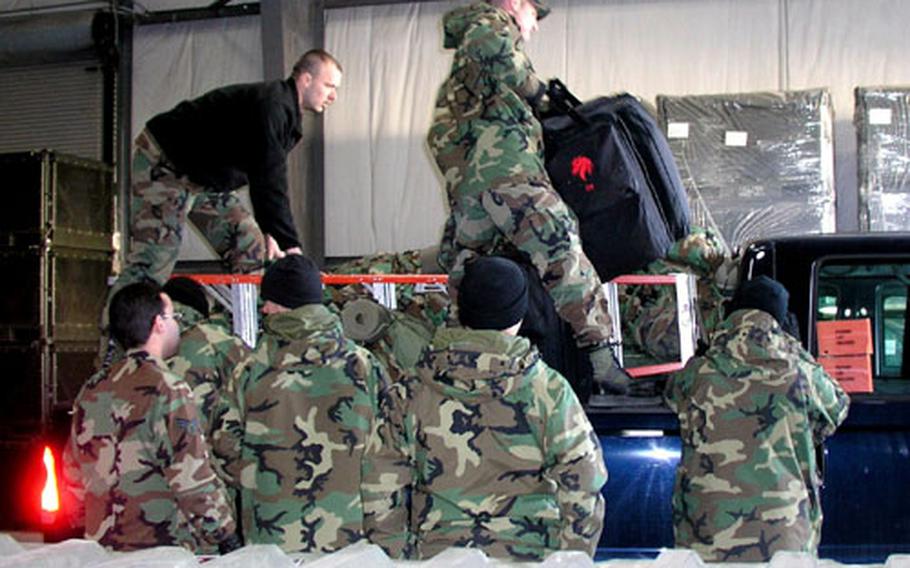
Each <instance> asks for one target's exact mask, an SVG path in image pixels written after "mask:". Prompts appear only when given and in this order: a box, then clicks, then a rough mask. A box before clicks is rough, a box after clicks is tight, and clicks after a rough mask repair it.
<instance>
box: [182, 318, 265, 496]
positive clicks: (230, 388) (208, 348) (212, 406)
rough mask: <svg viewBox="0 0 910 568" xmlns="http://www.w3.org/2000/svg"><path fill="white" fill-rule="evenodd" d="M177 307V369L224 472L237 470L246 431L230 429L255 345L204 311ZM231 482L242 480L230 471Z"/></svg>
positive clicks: (219, 466)
mask: <svg viewBox="0 0 910 568" xmlns="http://www.w3.org/2000/svg"><path fill="white" fill-rule="evenodd" d="M174 309H175V310H177V311H179V312H180V313H181V314H182V315H183V319H182V320H181V322H180V331H181V333H180V347H179V349H178V351H177V354H176V355H174V356H173V357H171V358H170V359H169V360H168V365H169V366H170V368H171V371H173V372H174V374H176V375H179V376H181V377H183V378H184V379H185V380H186V382H187V383H189V385H190V388H191V389H192V390H193V397H194V398H195V400H196V405H197V407H198V409H199V418H200V421H201V424H202V431H203V432H204V433H205V436H206V438H207V439H208V441H209V442H210V444H211V447H212V455H213V457H214V459H215V460H216V462H217V464H218V470H219V473H221V472H227V471H230V470H231V467H232V464H234V463H235V462H236V461H237V460H239V459H240V447H239V438H240V432H238V431H237V430H236V428H235V429H233V430H230V429H228V428H225V426H224V424H223V422H224V421H225V420H229V419H230V416H232V415H233V414H232V413H233V411H234V408H235V407H236V405H237V402H236V399H237V384H238V382H239V380H240V376H241V375H242V374H243V372H244V371H247V370H249V369H250V366H249V365H247V364H246V363H247V360H248V359H249V358H250V356H251V350H250V349H249V348H248V347H247V346H246V344H245V343H244V342H243V341H242V340H241V339H240V338H239V337H237V336H235V335H233V334H231V333H228V332H225V330H224V327H223V326H222V325H220V324H211V323H209V322H208V321H207V320H205V319H203V317H202V314H200V313H199V312H197V311H196V310H194V309H193V308H190V307H189V306H184V305H183V304H180V303H176V302H175V303H174ZM226 481H227V482H229V483H230V484H232V485H234V484H236V482H237V480H236V479H233V478H231V477H230V476H228V477H227V479H226Z"/></svg>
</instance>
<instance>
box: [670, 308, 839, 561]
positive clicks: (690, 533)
mask: <svg viewBox="0 0 910 568" xmlns="http://www.w3.org/2000/svg"><path fill="white" fill-rule="evenodd" d="M666 396H667V402H668V403H669V405H670V408H671V409H673V410H674V411H675V412H676V413H677V414H678V415H679V421H680V435H681V438H682V458H681V460H680V463H679V468H678V469H677V474H676V486H675V489H674V491H673V520H674V528H675V534H676V545H677V546H680V547H688V548H692V549H694V550H696V551H697V552H698V553H699V554H700V555H701V556H702V558H703V559H704V560H706V561H723V562H742V561H747V562H748V561H760V562H767V561H768V560H769V559H770V557H771V556H772V555H773V554H774V552H775V551H777V550H797V551H810V552H814V551H815V550H816V548H817V546H818V542H819V538H820V536H821V520H822V511H821V503H820V488H821V484H822V479H821V476H820V473H819V464H818V461H817V454H816V449H817V447H818V446H820V445H821V444H822V442H823V441H824V439H825V438H826V437H828V436H830V435H831V434H833V433H834V430H835V429H836V428H837V426H838V425H839V424H840V423H841V422H843V420H844V419H845V418H846V416H847V409H848V406H849V399H848V397H847V395H846V394H845V393H844V392H843V390H841V388H840V386H838V384H837V383H836V382H835V381H834V380H833V379H831V378H830V377H829V376H828V374H827V373H826V372H825V371H824V370H823V369H822V367H821V366H820V365H818V364H817V363H816V362H815V361H814V360H813V359H812V356H811V355H810V354H809V353H808V352H806V350H805V349H803V347H802V345H801V344H800V343H799V341H797V340H796V339H794V338H793V337H791V336H790V335H789V334H787V333H785V332H784V331H782V330H781V328H780V326H779V325H778V324H777V321H776V320H774V318H773V317H772V316H770V315H768V314H767V313H765V312H762V311H758V310H737V311H735V312H733V313H732V314H731V315H730V317H728V318H727V319H726V320H725V321H724V322H723V323H722V324H721V325H720V327H719V328H718V331H717V332H716V333H715V335H714V336H713V337H712V345H711V347H710V349H709V350H708V352H707V353H705V355H704V356H702V357H695V358H693V359H692V360H690V361H689V363H688V364H687V365H686V368H685V369H683V370H682V371H680V373H679V374H678V375H676V376H675V377H673V378H672V379H671V381H670V382H669V383H668V385H667V393H666Z"/></svg>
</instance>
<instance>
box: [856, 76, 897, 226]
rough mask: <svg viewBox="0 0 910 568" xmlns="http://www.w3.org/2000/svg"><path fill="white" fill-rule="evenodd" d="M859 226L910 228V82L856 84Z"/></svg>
mask: <svg viewBox="0 0 910 568" xmlns="http://www.w3.org/2000/svg"><path fill="white" fill-rule="evenodd" d="M854 98H855V103H856V107H855V109H856V110H855V113H854V116H853V122H854V125H855V126H856V138H857V151H856V156H857V174H858V178H859V181H858V185H859V226H860V229H861V230H863V231H907V230H910V87H857V88H856V91H855V97H854Z"/></svg>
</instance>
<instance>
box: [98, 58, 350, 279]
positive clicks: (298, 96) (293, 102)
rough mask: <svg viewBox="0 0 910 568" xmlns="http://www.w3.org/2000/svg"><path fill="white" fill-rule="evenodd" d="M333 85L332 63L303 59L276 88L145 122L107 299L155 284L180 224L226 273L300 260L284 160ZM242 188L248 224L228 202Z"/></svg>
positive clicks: (224, 95) (188, 105)
mask: <svg viewBox="0 0 910 568" xmlns="http://www.w3.org/2000/svg"><path fill="white" fill-rule="evenodd" d="M340 82H341V66H340V65H339V63H338V62H337V61H336V60H335V59H334V58H333V57H332V56H331V55H329V54H328V53H326V52H325V51H323V50H311V51H308V52H307V53H305V54H303V55H302V56H301V57H300V59H299V60H298V61H297V63H296V64H295V65H294V69H293V72H292V74H291V76H290V77H288V78H287V79H285V80H283V81H271V82H266V83H250V84H245V85H230V86H227V87H222V88H219V89H215V90H213V91H211V92H209V93H206V94H205V95H203V96H201V97H199V98H196V99H193V100H189V101H183V102H182V103H180V104H179V105H177V106H176V107H175V108H173V109H171V110H169V111H167V112H164V113H161V114H159V115H156V116H154V117H153V118H152V119H151V120H149V121H148V123H147V124H146V127H145V128H144V129H143V131H142V132H141V133H140V134H139V136H138V137H137V138H136V151H135V153H134V155H133V180H132V190H131V191H132V199H131V205H130V215H131V218H130V239H131V250H130V254H129V257H128V258H127V262H126V267H125V268H124V270H123V273H122V274H121V275H120V277H119V278H118V280H117V282H116V283H115V285H114V287H113V289H112V291H111V293H112V294H113V293H114V292H116V291H117V290H118V289H120V288H121V287H122V286H124V285H126V284H128V283H130V282H136V281H139V280H142V279H144V278H149V279H153V280H155V281H157V282H158V283H160V284H162V285H163V284H164V282H165V281H166V280H167V278H168V277H169V276H170V274H171V271H172V270H173V268H174V263H175V262H176V260H177V254H178V252H179V249H180V242H181V240H182V237H183V232H184V230H185V225H186V221H187V219H189V220H191V221H193V223H194V224H195V225H196V226H197V227H199V229H200V230H201V231H202V233H203V234H204V235H205V237H206V239H207V240H208V241H209V242H210V243H211V244H212V247H213V248H214V249H215V251H216V252H217V253H218V254H219V255H221V257H222V258H223V259H224V261H225V263H226V264H228V265H229V266H230V268H231V270H232V271H234V272H251V271H254V270H259V269H261V268H262V262H263V260H264V259H265V258H266V257H268V258H277V257H280V256H283V254H284V253H285V252H296V253H299V252H300V251H301V248H300V247H301V245H300V241H299V239H298V236H297V230H296V228H295V227H294V222H293V218H292V216H291V211H290V206H289V204H288V196H287V185H288V182H287V154H288V152H290V151H291V149H293V147H294V146H295V145H296V144H297V143H298V142H299V141H300V139H301V137H302V130H301V129H302V126H301V124H302V115H303V112H304V111H307V110H309V111H312V112H316V113H321V112H323V111H324V110H325V108H326V107H328V106H329V105H330V104H332V103H333V102H334V100H335V96H336V88H337V87H338V86H339V84H340ZM247 184H249V187H250V200H251V201H252V204H253V208H254V213H255V220H254V219H253V218H252V217H251V216H250V214H249V212H248V211H247V210H246V209H245V207H244V206H243V204H242V203H241V201H240V200H239V198H238V197H237V195H236V190H237V189H238V188H240V187H241V186H244V185H247ZM263 233H265V235H263Z"/></svg>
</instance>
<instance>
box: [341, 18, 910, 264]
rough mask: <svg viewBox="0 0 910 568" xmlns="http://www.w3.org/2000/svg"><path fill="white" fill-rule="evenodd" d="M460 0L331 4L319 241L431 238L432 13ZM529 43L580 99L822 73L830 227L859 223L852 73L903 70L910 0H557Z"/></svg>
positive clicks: (908, 74)
mask: <svg viewBox="0 0 910 568" xmlns="http://www.w3.org/2000/svg"><path fill="white" fill-rule="evenodd" d="M462 3H463V2H454V1H441V2H430V3H419V4H417V3H415V4H398V5H385V6H367V7H358V8H344V9H332V10H328V11H327V12H326V14H327V17H326V47H327V49H328V50H329V51H331V52H332V53H333V54H334V55H336V56H337V57H338V58H339V59H340V60H341V61H342V63H343V64H344V66H345V71H346V73H345V78H344V85H343V88H342V90H341V91H340V93H339V100H338V102H337V103H336V104H335V105H334V106H333V107H332V109H331V110H330V112H329V113H327V115H326V161H325V167H326V172H325V180H326V184H325V187H326V254H327V255H328V256H350V255H360V254H366V253H372V252H376V251H380V250H387V251H388V250H404V249H408V248H418V247H422V246H425V245H428V244H432V243H435V242H436V241H437V240H438V239H439V236H440V231H441V228H442V223H443V221H444V219H445V207H444V203H445V200H444V191H443V186H442V182H441V180H440V179H439V178H438V176H437V174H436V172H435V170H434V167H433V165H432V162H431V159H430V157H429V154H428V152H427V150H426V147H425V145H424V137H425V135H426V130H427V128H428V127H429V124H430V120H431V117H432V108H433V101H434V97H435V92H436V89H437V87H438V85H439V83H440V82H441V81H442V79H443V78H444V77H445V74H446V72H447V70H448V66H449V63H450V61H451V55H450V54H449V53H446V52H444V51H443V50H442V48H441V41H442V32H441V25H440V19H441V16H442V14H443V13H444V12H445V11H447V10H448V9H450V8H452V7H454V6H456V5H460V4H462ZM550 4H551V5H552V7H553V10H552V12H551V14H550V15H549V16H548V17H547V18H546V19H545V20H544V21H543V22H541V29H540V32H539V33H538V34H537V35H536V36H535V37H534V38H533V39H532V41H531V43H530V44H529V46H528V51H529V53H530V54H531V58H532V60H533V61H534V63H535V65H536V67H537V71H538V73H539V74H540V75H541V76H542V77H553V76H558V77H560V78H562V79H563V80H564V82H566V84H567V85H568V86H569V87H570V88H571V89H572V90H573V91H575V92H576V94H577V95H579V96H580V97H581V98H582V99H587V98H590V97H593V96H596V95H600V94H606V93H610V92H614V91H629V92H632V93H634V94H636V95H638V96H640V97H642V98H644V99H646V100H649V101H653V99H654V97H655V96H656V95H657V94H667V95H687V94H712V93H731V92H749V91H767V90H789V89H807V88H815V87H828V88H829V89H830V90H831V92H832V95H833V101H834V107H835V117H836V125H835V148H836V152H837V156H836V183H837V187H838V215H837V217H838V228H839V230H850V229H855V228H856V227H857V210H856V163H855V162H856V158H855V131H854V129H853V126H852V117H853V94H852V89H853V87H854V86H856V85H870V84H876V85H887V84H907V83H910V60H908V59H907V58H906V56H905V54H906V53H907V52H908V51H910V36H908V35H907V34H903V33H901V30H900V29H899V26H901V25H902V24H901V22H906V21H908V19H910V2H906V1H904V0H748V1H743V0H551V2H550Z"/></svg>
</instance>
